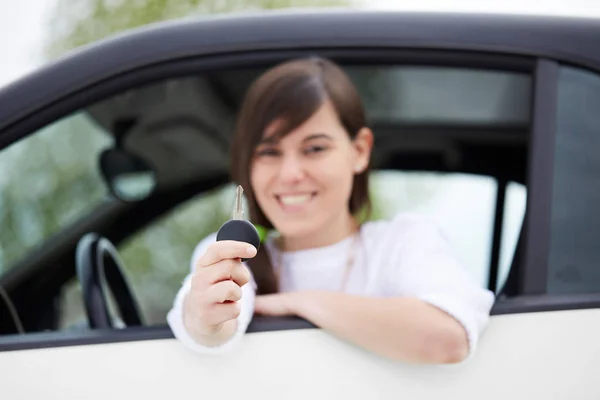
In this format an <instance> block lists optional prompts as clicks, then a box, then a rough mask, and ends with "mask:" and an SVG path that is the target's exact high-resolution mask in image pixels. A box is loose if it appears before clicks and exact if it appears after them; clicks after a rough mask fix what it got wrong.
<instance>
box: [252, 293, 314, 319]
mask: <svg viewBox="0 0 600 400" xmlns="http://www.w3.org/2000/svg"><path fill="white" fill-rule="evenodd" d="M302 293H304V292H289V293H288V292H286V293H275V294H266V295H261V296H256V299H254V312H255V313H256V314H261V315H266V316H271V317H285V316H289V315H295V311H294V309H295V305H296V302H298V301H299V300H300V297H301V296H302Z"/></svg>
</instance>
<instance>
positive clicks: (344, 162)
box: [250, 101, 372, 237]
mask: <svg viewBox="0 0 600 400" xmlns="http://www.w3.org/2000/svg"><path fill="white" fill-rule="evenodd" d="M276 124H277V121H275V123H274V124H272V125H271V126H268V127H267V129H266V132H264V136H263V140H262V142H261V143H260V144H259V145H258V146H257V148H256V150H255V153H254V157H253V160H252V165H251V172H250V180H251V184H252V189H253V191H254V195H255V198H256V201H257V202H258V205H259V207H260V208H261V209H262V211H263V212H264V214H265V216H266V217H267V218H268V219H269V220H270V221H271V223H272V224H273V226H274V227H275V229H276V230H277V231H278V232H279V233H280V234H281V235H283V236H287V237H304V236H306V235H311V234H313V233H315V232H319V231H322V230H324V229H325V230H328V229H326V228H327V227H330V226H331V225H332V224H336V223H338V222H339V221H340V218H342V219H343V218H347V217H348V216H349V206H348V201H349V198H350V194H351V191H352V182H353V179H354V175H355V174H357V173H361V172H362V171H364V170H365V169H366V167H367V165H368V162H369V156H370V151H371V147H372V133H371V131H370V130H369V129H368V128H363V129H362V130H361V131H360V133H359V134H358V135H357V137H356V138H355V139H354V140H352V139H351V138H350V137H349V136H348V133H347V132H346V131H345V130H344V127H343V126H342V125H341V123H340V121H339V119H338V116H337V114H336V112H335V109H334V107H333V105H332V104H331V103H330V102H329V101H326V102H324V103H323V105H322V106H321V107H320V108H319V109H318V110H317V112H315V114H313V115H312V117H311V118H310V119H308V120H307V121H305V122H304V124H302V125H301V126H299V127H298V128H296V129H295V130H294V131H292V132H290V133H289V134H287V135H286V136H285V137H283V138H282V139H280V140H279V141H275V140H271V139H269V138H270V136H271V135H272V133H273V131H274V128H276V127H277V125H276Z"/></svg>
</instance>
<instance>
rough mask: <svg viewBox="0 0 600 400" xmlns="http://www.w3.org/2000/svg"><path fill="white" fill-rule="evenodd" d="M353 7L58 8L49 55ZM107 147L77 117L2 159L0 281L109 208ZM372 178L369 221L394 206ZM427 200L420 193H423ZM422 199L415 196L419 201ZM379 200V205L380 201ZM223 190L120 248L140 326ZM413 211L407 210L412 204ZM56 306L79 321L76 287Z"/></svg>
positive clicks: (201, 4) (158, 304) (105, 139)
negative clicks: (296, 10) (145, 31)
mask: <svg viewBox="0 0 600 400" xmlns="http://www.w3.org/2000/svg"><path fill="white" fill-rule="evenodd" d="M344 5H350V3H349V2H348V1H344V0H328V1H322V0H319V1H316V0H221V1H217V0H146V1H141V0H136V1H134V0H130V1H123V0H121V1H120V0H110V1H109V0H86V1H77V2H74V1H72V0H58V1H57V3H56V6H55V9H54V10H53V13H52V15H51V16H50V26H49V36H48V38H49V40H48V43H47V54H48V57H49V58H54V57H57V56H60V55H62V54H64V53H65V52H67V51H69V50H71V49H74V48H76V47H79V46H82V45H85V44H88V43H91V42H94V41H96V40H99V39H102V38H104V37H107V36H109V35H113V34H117V33H119V32H122V31H125V30H127V29H131V28H135V27H139V26H143V25H147V24H150V23H154V22H158V21H164V20H169V19H174V18H182V17H193V16H196V15H204V14H214V13H224V12H230V11H248V10H252V11H256V10H261V9H276V8H288V7H318V6H344ZM112 144H113V139H112V136H111V135H109V134H108V133H107V132H105V131H103V130H102V129H101V128H100V127H99V126H97V125H96V124H95V122H94V121H93V120H91V119H90V118H89V117H88V115H87V114H86V113H85V112H84V111H82V112H79V113H76V114H74V115H71V116H68V117H66V118H64V119H62V120H60V121H57V122H56V123H54V124H52V125H50V126H48V127H46V128H44V129H42V130H41V131H40V132H37V133H36V134H35V135H33V136H32V137H30V138H28V139H26V140H23V141H21V142H18V143H17V144H15V145H13V146H11V147H10V148H8V149H5V150H3V151H2V152H1V153H0V168H1V169H2V170H3V171H10V172H11V173H9V174H4V175H2V176H0V221H1V222H2V226H3V229H2V230H1V231H0V274H1V273H2V272H3V271H5V270H6V269H8V268H10V267H11V266H13V265H14V262H16V261H18V260H19V259H21V258H22V257H24V256H25V255H26V254H28V253H29V252H32V251H35V250H36V248H37V246H39V245H41V244H42V243H43V242H44V241H45V240H46V239H48V238H49V237H50V236H51V235H53V234H55V233H58V232H59V231H61V230H63V229H68V226H69V225H70V224H72V223H74V222H75V221H77V220H78V219H79V218H80V217H82V216H85V215H88V214H89V213H91V212H93V210H94V209H95V208H96V207H97V206H99V205H100V204H101V203H103V202H105V201H112V200H111V199H110V197H109V195H108V191H107V189H106V187H105V186H104V183H103V181H102V179H101V177H100V175H99V171H98V156H99V154H100V152H101V151H102V150H103V149H105V148H107V147H109V146H111V145H112ZM385 191H386V188H385V183H384V182H383V181H382V180H378V179H374V180H373V182H372V192H373V193H374V194H375V195H374V204H373V206H374V207H373V214H372V216H371V218H372V219H378V218H382V217H386V216H389V215H390V214H391V212H394V211H396V210H397V209H398V208H399V207H400V206H404V205H406V204H407V203H404V202H401V203H398V202H397V201H394V200H393V199H392V200H390V199H388V198H386V197H385V196H379V194H380V193H385ZM425 192H426V191H425ZM425 192H423V191H422V190H421V191H420V192H419V193H425ZM378 199H380V200H378ZM232 200H233V188H232V187H230V186H229V185H228V186H226V187H223V188H220V189H218V190H214V191H212V192H210V193H203V194H200V195H199V196H198V197H196V198H194V199H192V200H190V201H188V202H187V203H185V204H183V205H181V206H180V207H178V208H177V209H175V210H173V211H172V212H171V213H169V214H168V215H165V216H163V217H162V218H161V219H160V220H157V221H155V222H154V223H153V224H152V225H151V226H149V227H147V228H146V229H144V230H143V231H141V232H138V233H137V234H136V235H134V236H133V237H131V238H129V239H128V240H127V241H126V242H125V243H123V244H121V245H120V246H119V253H120V255H121V257H122V260H123V263H124V266H125V268H126V271H127V274H128V277H129V279H130V281H131V283H132V286H133V290H134V293H135V295H136V296H137V298H138V299H139V302H140V305H141V307H142V312H143V313H144V317H145V319H146V322H147V323H150V324H157V323H164V322H165V315H166V312H167V311H168V309H169V308H170V306H171V304H172V301H173V298H174V296H175V293H176V291H177V290H178V288H179V287H180V284H181V281H182V279H183V278H184V276H185V275H186V274H187V272H188V271H189V263H190V256H191V253H192V251H193V249H194V247H195V245H196V244H197V243H198V242H199V241H200V240H201V239H202V238H203V237H204V236H206V235H207V234H209V233H211V232H214V231H215V230H217V229H218V227H219V226H220V225H221V224H222V222H223V221H225V220H226V219H227V218H228V217H229V215H230V211H231V205H232ZM409 203H410V202H409ZM61 300H62V304H63V310H64V311H63V316H62V317H63V318H62V323H61V325H62V326H63V327H67V326H70V325H72V324H74V323H76V322H77V321H81V320H82V319H83V317H84V311H83V307H82V301H81V294H80V291H79V284H78V282H76V281H75V280H73V281H72V282H71V283H70V284H69V285H68V287H67V289H66V291H65V293H64V295H63V298H62V299H61Z"/></svg>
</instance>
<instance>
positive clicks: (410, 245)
mask: <svg viewBox="0 0 600 400" xmlns="http://www.w3.org/2000/svg"><path fill="white" fill-rule="evenodd" d="M372 147H373V133H372V132H371V130H370V129H369V128H368V126H367V121H366V118H365V112H364V109H363V106H362V103H361V100H360V97H359V95H358V93H357V91H356V89H355V88H354V86H353V84H352V83H351V80H350V79H349V77H348V76H347V75H346V74H345V73H344V72H343V71H342V69H340V68H339V67H338V66H337V65H335V64H333V63H332V62H330V61H328V60H325V59H322V58H308V59H299V60H293V61H288V62H286V63H283V64H280V65H278V66H276V67H274V68H272V69H271V70H269V71H267V72H266V73H265V74H263V75H262V76H261V77H259V78H258V79H257V80H256V81H255V82H254V84H253V85H252V86H251V87H250V89H249V90H248V92H247V95H246V98H245V101H244V103H243V105H242V108H241V111H240V114H239V118H238V122H237V127H236V130H235V135H234V139H233V143H232V155H231V159H232V160H233V165H232V176H233V179H234V180H235V181H236V182H237V183H239V184H241V185H242V186H243V187H244V188H246V193H247V201H248V205H249V209H250V218H251V221H252V222H253V223H255V224H258V225H261V226H264V227H266V228H268V229H271V234H270V235H269V236H268V238H267V239H266V240H265V243H264V246H260V249H259V250H258V252H257V251H256V249H255V248H253V247H252V246H249V245H248V244H246V243H241V242H231V241H221V242H215V236H214V235H209V236H208V237H207V238H205V239H204V240H203V241H202V242H201V243H200V244H199V245H198V246H197V248H196V251H195V252H194V257H193V262H192V271H191V273H190V274H189V275H188V277H187V278H186V280H185V282H184V285H183V287H182V289H181V290H180V291H179V293H178V295H177V298H176V301H175V304H174V307H173V309H172V310H171V311H170V313H169V316H168V321H169V324H170V326H171V328H172V329H173V331H174V334H175V336H176V337H178V338H179V339H180V340H181V341H182V342H183V343H185V344H186V345H187V346H188V347H190V348H192V349H194V350H195V351H199V352H221V351H225V350H227V349H232V348H235V343H236V341H237V340H239V338H240V337H241V336H242V335H243V334H244V332H245V330H246V328H247V326H248V323H249V321H250V320H251V318H252V316H253V314H254V313H258V314H265V315H275V316H284V315H297V316H300V317H302V318H304V319H306V320H309V321H311V322H312V323H314V324H315V325H317V326H319V327H321V328H324V329H326V330H328V331H330V332H332V333H333V334H336V335H338V336H340V337H342V338H344V339H347V340H348V341H350V342H353V343H355V344H358V345H360V346H363V347H364V348H367V349H369V350H371V351H373V352H375V353H378V354H380V355H383V356H385V357H389V358H392V359H397V360H404V361H411V362H418V363H454V362H460V361H462V360H464V359H465V358H466V357H467V356H468V355H469V354H472V353H473V352H474V350H475V348H476V344H477V341H478V338H479V337H480V335H481V334H482V332H483V330H484V328H485V326H486V324H487V320H488V316H489V312H490V309H491V306H492V304H493V301H494V296H493V294H492V293H491V292H490V291H488V290H485V289H483V288H482V287H481V286H480V285H479V284H478V283H477V282H476V281H475V280H473V279H472V277H471V276H470V275H469V274H468V273H467V271H466V270H465V269H464V268H463V266H462V265H461V264H460V263H459V262H458V261H457V260H456V259H455V258H454V256H453V251H452V249H451V248H450V246H449V244H448V243H447V242H446V240H445V238H444V236H443V234H442V233H441V232H440V230H439V228H438V227H437V226H435V224H433V223H432V222H431V221H429V220H428V219H426V218H424V217H422V216H419V215H413V214H405V213H399V214H397V215H395V216H394V217H393V218H390V219H389V220H381V221H377V222H374V221H370V222H365V220H364V219H363V218H364V215H367V216H368V212H369V208H370V200H369V195H368V173H369V164H370V155H371V150H372ZM364 211H366V214H362V213H363V212H364ZM246 257H250V258H252V259H251V260H249V261H247V265H248V267H249V268H250V273H249V271H248V270H247V268H246V266H245V264H246V263H242V262H240V261H239V259H242V258H246ZM257 294H258V296H257Z"/></svg>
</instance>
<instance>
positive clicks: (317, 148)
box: [306, 146, 327, 154]
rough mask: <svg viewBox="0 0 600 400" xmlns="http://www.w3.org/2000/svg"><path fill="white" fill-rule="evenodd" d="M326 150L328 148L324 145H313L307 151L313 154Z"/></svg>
mask: <svg viewBox="0 0 600 400" xmlns="http://www.w3.org/2000/svg"><path fill="white" fill-rule="evenodd" d="M325 150H327V149H326V148H325V147H323V146H311V147H309V148H307V149H306V152H307V153H309V154H313V153H320V152H322V151H325Z"/></svg>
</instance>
